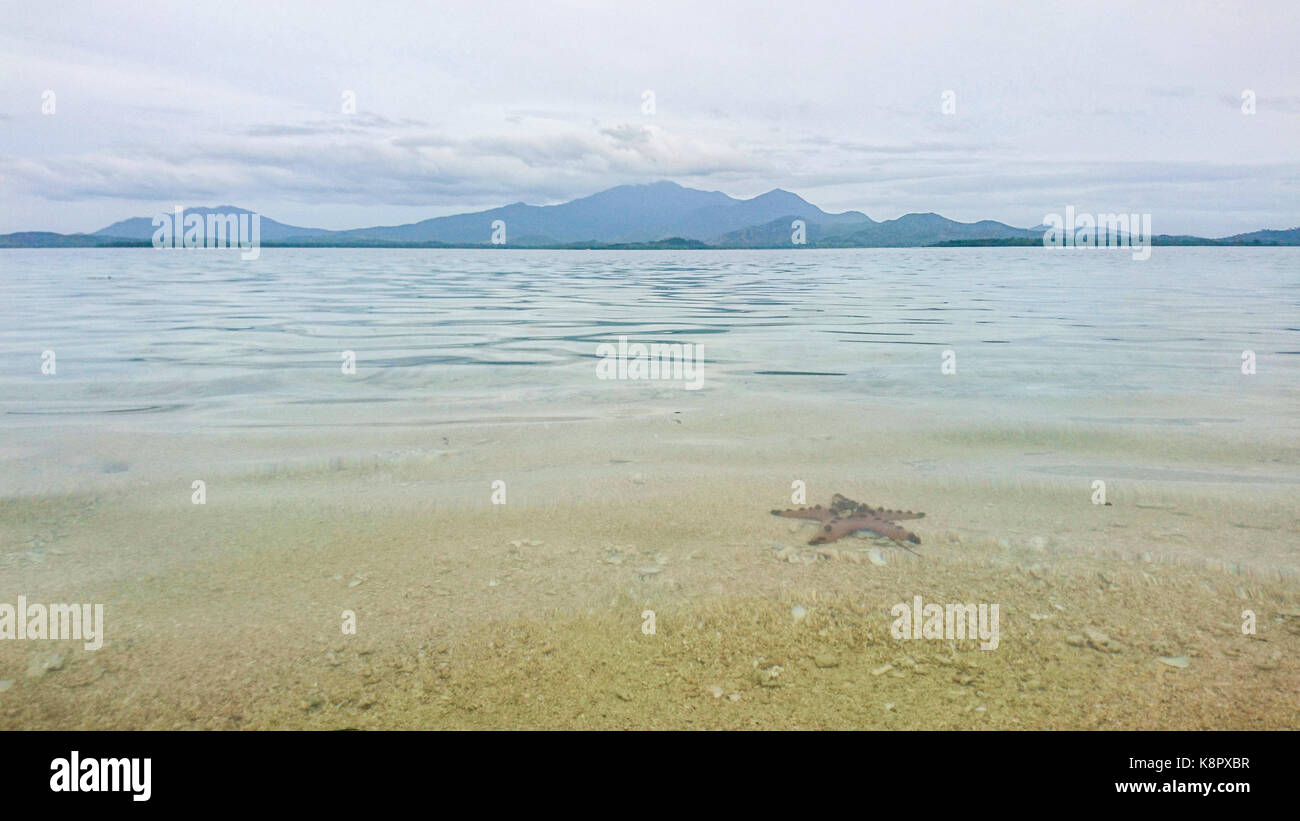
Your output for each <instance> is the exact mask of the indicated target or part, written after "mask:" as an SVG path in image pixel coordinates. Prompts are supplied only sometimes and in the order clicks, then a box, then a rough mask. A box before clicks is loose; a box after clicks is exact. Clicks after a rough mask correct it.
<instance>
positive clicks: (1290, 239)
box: [1222, 228, 1300, 245]
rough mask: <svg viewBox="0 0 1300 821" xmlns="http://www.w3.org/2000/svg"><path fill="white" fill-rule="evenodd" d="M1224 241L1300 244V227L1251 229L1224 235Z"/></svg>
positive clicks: (1243, 243)
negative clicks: (1241, 232)
mask: <svg viewBox="0 0 1300 821" xmlns="http://www.w3.org/2000/svg"><path fill="white" fill-rule="evenodd" d="M1222 241H1223V242H1230V243H1233V244H1241V245H1254V244H1256V243H1258V244H1261V245H1300V228H1289V229H1287V230H1286V231H1268V230H1266V231H1251V232H1250V233H1249V234H1236V235H1234V236H1231V237H1224V238H1223V240H1222Z"/></svg>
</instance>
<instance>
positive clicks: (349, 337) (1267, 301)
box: [0, 248, 1300, 435]
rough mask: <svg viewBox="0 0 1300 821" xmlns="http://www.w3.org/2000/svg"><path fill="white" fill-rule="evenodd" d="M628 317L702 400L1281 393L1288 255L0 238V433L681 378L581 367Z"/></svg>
mask: <svg viewBox="0 0 1300 821" xmlns="http://www.w3.org/2000/svg"><path fill="white" fill-rule="evenodd" d="M619 335H626V336H627V337H629V339H630V340H632V341H641V342H656V341H658V342H691V343H695V344H699V345H703V356H704V360H705V371H704V375H705V381H704V389H703V390H702V391H699V392H698V393H699V400H700V401H719V402H723V401H728V402H730V401H748V400H756V401H761V397H763V396H765V395H771V394H773V393H781V394H790V393H808V392H817V393H833V394H835V395H843V396H846V397H854V396H859V397H863V398H889V397H907V398H909V399H912V400H925V399H927V398H935V399H962V398H969V399H970V400H972V401H980V402H986V403H992V405H993V406H995V407H998V408H1000V409H1001V411H1002V412H1005V413H1006V415H1007V416H1008V417H1009V418H1012V419H1014V418H1016V417H1017V415H1018V414H1020V413H1021V412H1022V410H1023V411H1024V412H1028V411H1027V409H1028V408H1029V407H1030V405H1031V404H1034V406H1035V407H1037V406H1038V405H1037V404H1036V403H1037V402H1038V400H1041V399H1043V398H1049V399H1057V400H1060V401H1061V402H1064V403H1066V406H1068V403H1069V402H1070V401H1071V399H1072V398H1089V397H1097V396H1100V395H1129V396H1130V397H1134V396H1139V397H1140V396H1141V395H1145V394H1152V395H1162V396H1170V395H1178V394H1194V395H1197V396H1201V397H1205V396H1216V395H1217V396H1221V397H1222V398H1223V399H1224V400H1225V402H1231V401H1233V400H1234V398H1239V397H1244V396H1252V397H1256V398H1260V397H1263V398H1265V399H1266V401H1267V402H1269V403H1273V404H1276V405H1277V408H1278V412H1279V413H1287V412H1289V411H1293V410H1294V407H1295V405H1294V400H1295V399H1296V398H1297V392H1296V386H1297V385H1300V249H1298V248H1289V249H1287V248H1282V249H1223V248H1155V249H1154V252H1153V254H1152V256H1151V258H1150V260H1147V261H1145V262H1143V261H1135V260H1133V259H1132V258H1131V256H1130V255H1129V254H1127V253H1123V252H1120V251H1103V250H1081V249H1074V250H1071V249H1065V250H1047V249H1041V248H987V249H980V248H974V249H870V250H843V251H798V252H793V251H726V252H584V251H455V250H432V251H430V250H352V249H322V250H308V249H263V251H262V255H261V257H260V259H258V260H255V261H245V260H242V259H240V257H239V254H238V253H237V252H225V251H204V250H191V251H185V250H179V251H175V250H155V249H103V250H81V249H78V250H32V251H14V250H9V251H0V435H4V434H5V432H6V431H10V432H12V431H14V430H16V429H18V428H21V427H22V426H24V425H29V424H31V422H32V421H33V419H32V417H34V416H35V417H41V419H42V424H45V425H61V424H64V425H75V426H77V427H79V428H83V429H84V428H85V427H86V426H92V427H93V426H96V425H100V424H106V423H107V422H106V420H109V419H112V420H113V424H115V425H119V424H134V423H132V422H123V419H124V417H128V416H133V417H142V418H143V417H148V419H147V420H143V419H142V421H140V422H139V424H141V425H147V426H148V427H149V429H151V430H159V429H162V430H176V431H184V430H187V429H192V428H193V427H194V426H195V425H203V426H209V427H210V426H218V427H220V426H223V425H236V424H248V423H250V422H252V421H260V422H263V423H266V424H276V425H285V426H295V425H312V424H322V423H323V421H324V419H323V416H322V410H321V409H322V408H327V409H328V411H327V412H325V413H326V415H327V416H328V418H330V419H340V418H343V419H351V420H378V419H380V418H385V417H387V416H391V415H393V414H402V415H405V416H406V417H411V416H412V415H415V416H418V415H420V414H423V413H432V412H434V410H435V409H440V410H446V409H448V408H454V407H455V406H457V405H467V406H468V405H474V406H475V407H478V408H482V407H484V406H485V405H493V406H495V407H499V408H500V409H502V410H503V411H504V410H509V409H511V408H514V409H528V408H535V407H536V406H537V405H538V403H551V404H556V405H566V406H569V407H580V406H591V407H597V406H601V405H604V404H608V403H617V402H628V401H633V402H635V401H637V398H638V396H639V395H640V394H638V391H643V390H649V389H653V390H657V391H662V390H676V389H679V388H678V387H677V386H675V385H674V384H673V383H660V384H655V385H647V384H645V383H642V384H637V385H632V384H628V383H614V382H606V381H601V380H598V379H596V376H595V364H596V361H597V359H596V347H597V345H598V344H599V343H601V342H607V341H612V340H615V339H616V338H617V337H618V336H619ZM46 350H52V351H54V352H55V355H56V374H54V375H44V374H42V372H41V361H42V360H41V356H42V352H43V351H46ZM345 350H350V351H354V352H355V353H356V358H357V373H356V374H355V375H353V376H345V375H343V374H342V372H341V369H340V364H341V352H342V351H345ZM1245 350H1251V351H1254V353H1255V355H1256V357H1257V364H1256V367H1257V373H1256V374H1255V375H1253V376H1246V375H1243V374H1242V373H1241V357H1242V352H1243V351H1245ZM945 351H952V352H953V353H954V354H955V357H956V365H957V373H956V374H954V375H950V376H948V375H944V374H942V373H941V371H940V365H941V359H942V356H943V353H944V352H945ZM742 397H743V399H742ZM1026 400H1034V402H1033V403H1030V402H1027V401H1026Z"/></svg>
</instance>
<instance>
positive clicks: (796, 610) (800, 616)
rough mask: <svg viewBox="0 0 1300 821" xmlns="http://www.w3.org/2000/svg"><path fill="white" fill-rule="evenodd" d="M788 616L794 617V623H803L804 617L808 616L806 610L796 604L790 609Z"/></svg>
mask: <svg viewBox="0 0 1300 821" xmlns="http://www.w3.org/2000/svg"><path fill="white" fill-rule="evenodd" d="M790 615H791V616H793V617H794V620H795V621H803V620H804V617H805V616H807V615H808V610H807V608H805V607H804V606H803V605H802V604H796V605H795V606H794V607H791V608H790Z"/></svg>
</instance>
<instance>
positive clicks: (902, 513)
mask: <svg viewBox="0 0 1300 821" xmlns="http://www.w3.org/2000/svg"><path fill="white" fill-rule="evenodd" d="M871 515H873V516H875V517H876V518H877V519H884V520H885V521H887V522H899V521H902V520H903V519H924V518H925V514H924V513H913V512H912V511H910V510H873V511H871Z"/></svg>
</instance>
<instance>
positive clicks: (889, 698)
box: [0, 392, 1300, 729]
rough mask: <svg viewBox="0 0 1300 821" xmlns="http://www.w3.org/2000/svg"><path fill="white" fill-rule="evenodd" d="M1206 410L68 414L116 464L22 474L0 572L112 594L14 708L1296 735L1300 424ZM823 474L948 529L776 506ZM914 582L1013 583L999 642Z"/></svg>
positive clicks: (193, 718) (95, 455)
mask: <svg viewBox="0 0 1300 821" xmlns="http://www.w3.org/2000/svg"><path fill="white" fill-rule="evenodd" d="M1205 405H1206V403H1205V402H1204V401H1201V402H1199V403H1198V402H1195V401H1190V400H1189V399H1188V398H1186V397H1172V398H1169V399H1167V400H1161V399H1158V398H1155V399H1153V398H1150V397H1147V398H1143V399H1142V400H1141V401H1140V402H1137V401H1132V402H1129V403H1128V405H1125V404H1124V403H1122V402H1116V401H1113V400H1107V399H1105V398H1095V399H1090V400H1088V402H1075V403H1072V404H1071V405H1070V407H1069V412H1068V414H1067V413H1065V412H1063V411H1062V410H1061V409H1057V408H1051V407H1044V408H1043V409H1042V413H1041V414H1037V415H1032V416H1031V415H1022V416H1021V417H1019V418H1018V419H1016V420H1014V421H1012V420H1005V419H1002V418H1001V417H1000V416H999V414H998V410H997V408H996V407H988V408H980V407H973V406H969V405H963V404H959V403H951V404H947V405H945V404H941V403H940V404H936V403H933V402H931V403H928V404H926V405H919V404H918V405H916V406H905V405H904V406H899V405H898V404H897V403H893V404H884V403H873V402H871V401H870V400H863V401H862V402H860V403H852V404H849V403H844V402H825V401H819V400H818V397H817V396H815V395H812V394H802V395H794V394H792V395H787V396H766V397H762V399H761V401H750V402H740V403H726V402H717V401H710V400H709V399H708V398H707V397H698V396H691V395H688V394H685V393H682V392H677V393H670V394H663V393H658V394H655V395H654V396H653V397H652V398H651V399H650V400H649V401H642V402H629V403H627V404H626V405H623V406H609V407H605V408H602V409H600V411H599V412H597V413H591V412H586V413H583V412H581V411H579V410H578V409H572V408H570V409H566V408H552V407H546V408H539V409H538V410H537V412H536V414H535V415H532V416H531V418H530V414H529V413H515V414H512V415H511V417H510V418H504V417H490V416H489V415H486V414H485V415H481V416H479V417H477V418H459V419H437V418H435V417H436V413H435V412H432V411H431V418H430V419H429V420H424V421H423V422H422V423H419V424H415V423H413V424H391V425H356V426H355V427H352V428H348V427H346V426H344V427H342V428H341V429H340V430H337V431H335V430H322V429H314V430H311V431H302V432H294V431H292V430H283V429H266V430H263V429H247V430H235V431H222V430H214V431H206V432H202V433H196V434H194V435H191V436H188V437H180V438H178V437H175V436H169V435H165V434H157V435H151V434H149V433H148V432H142V431H139V430H133V431H132V432H130V434H129V435H127V434H123V435H121V436H117V437H113V438H112V439H111V445H109V444H105V442H106V441H108V440H106V439H105V437H103V436H102V435H99V434H98V433H96V432H94V431H88V432H86V433H85V434H84V441H80V442H78V441H77V439H76V435H75V434H71V433H68V432H64V433H62V434H61V436H62V437H63V441H64V442H65V446H66V447H68V448H70V449H79V451H78V452H79V453H81V454H83V456H84V459H85V460H87V461H92V462H102V463H104V464H106V465H112V466H113V469H112V470H111V471H107V472H105V473H104V474H103V476H102V477H97V478H95V479H94V480H78V481H77V482H71V481H69V482H68V483H67V484H68V487H67V488H65V489H63V490H61V491H58V492H55V491H53V490H52V491H50V492H42V493H12V494H10V495H9V496H8V498H5V499H4V500H3V501H0V578H2V579H3V584H0V601H8V602H10V603H12V602H14V601H15V598H16V596H17V595H19V594H22V595H25V596H26V597H27V598H28V600H29V601H49V602H101V603H103V604H104V605H105V619H106V622H107V638H106V640H105V643H104V646H103V647H102V648H101V649H99V650H95V651H87V650H85V649H83V648H81V646H80V642H51V641H40V642H38V641H0V682H6V681H7V682H10V684H8V685H7V686H6V685H4V684H3V683H0V728H5V729H14V728H77V729H81V728H125V729H131V728H163V729H167V728H196V729H197V728H214V729H227V728H229V729H234V728H263V729H264V728H311V729H339V728H431V729H433V728H479V729H488V728H492V729H510V728H591V729H597V728H755V729H757V728H846V729H847V728H893V729H913V728H1027V729H1038V728H1101V729H1119V728H1180V729H1181V728H1247V729H1252V728H1292V729H1294V728H1296V727H1300V664H1297V653H1296V651H1297V646H1298V644H1300V610H1297V607H1300V577H1298V575H1297V554H1296V546H1297V545H1298V544H1300V538H1297V537H1298V536H1300V515H1298V514H1297V509H1296V505H1295V499H1296V494H1295V490H1296V486H1297V484H1300V469H1297V465H1298V464H1300V459H1297V456H1298V455H1300V447H1298V446H1297V442H1300V437H1297V435H1296V430H1295V428H1296V425H1295V421H1294V420H1292V419H1289V418H1286V417H1274V418H1271V419H1267V420H1264V421H1262V422H1261V421H1258V420H1256V422H1254V423H1252V424H1242V423H1241V421H1240V419H1241V417H1242V416H1243V412H1242V410H1241V409H1240V408H1236V409H1225V408H1222V407H1208V406H1205ZM1234 411H1235V413H1234ZM1234 419H1235V420H1236V421H1234ZM199 476H202V478H203V479H204V481H205V482H206V483H207V503H206V504H204V505H194V504H192V503H191V493H192V490H191V481H192V480H193V479H194V478H196V477H199ZM495 480H502V481H504V482H505V483H506V494H507V495H506V503H505V504H502V505H497V504H493V498H492V495H493V487H492V483H493V481H495ZM796 480H799V481H802V482H804V483H806V487H807V494H808V503H809V504H811V503H815V502H822V503H823V504H824V503H826V502H827V501H828V500H829V498H830V495H831V494H832V493H835V492H839V493H844V494H846V495H848V496H850V497H852V498H854V499H859V500H862V501H866V502H869V503H871V504H873V505H878V506H879V505H883V506H888V507H894V508H905V509H911V510H923V511H926V512H927V514H928V515H927V516H926V518H924V519H921V520H919V521H916V522H909V523H906V524H908V526H909V529H912V530H914V531H916V532H917V533H918V534H919V535H920V537H921V539H922V545H921V546H920V547H919V548H918V550H919V555H911V554H909V553H907V552H905V551H902V550H899V549H898V548H896V547H894V546H892V545H891V543H889V542H888V541H886V540H882V539H879V538H876V537H871V536H858V537H850V538H848V539H845V540H842V541H841V542H838V543H836V544H835V545H832V547H834V548H836V550H837V551H838V552H839V554H840V555H839V557H838V558H834V557H832V558H827V557H825V556H823V557H818V556H816V555H815V553H814V550H813V549H812V548H810V547H807V546H806V544H805V543H806V541H807V539H808V538H810V528H811V526H810V525H807V524H804V523H799V522H792V521H790V520H786V519H779V518H776V517H773V516H771V515H770V514H769V512H768V511H769V510H770V509H772V508H775V507H789V506H791V504H792V499H791V493H792V488H791V484H792V482H794V481H796ZM1095 480H1102V481H1105V482H1106V491H1107V501H1108V502H1109V503H1110V504H1107V505H1100V504H1094V503H1093V497H1094V488H1093V484H1092V483H1093V482H1094V481H1095ZM787 548H790V549H787ZM872 551H874V553H875V556H876V558H877V560H878V561H880V562H883V563H876V562H873V561H872V560H871V553H872ZM850 554H852V556H854V557H856V558H857V559H858V561H856V562H855V561H852V560H851V559H850ZM791 558H793V559H794V561H791V560H790V559H791ZM915 595H920V596H922V597H923V598H924V600H925V601H927V602H939V603H986V604H987V603H997V604H998V605H999V607H1000V613H1001V620H1000V644H999V646H998V648H997V649H996V650H988V651H986V650H981V649H980V648H979V646H978V643H977V642H974V641H969V640H953V641H948V640H939V639H935V640H901V639H897V638H895V637H893V636H892V635H891V630H890V626H891V622H892V621H893V617H892V616H891V615H890V610H891V608H892V607H893V606H894V605H895V604H898V603H900V602H911V601H912V597H913V596H915ZM796 607H799V608H802V611H797V610H796ZM344 611H352V612H353V613H355V616H356V625H357V630H356V633H355V635H348V634H344V632H343V631H342V629H341V625H342V624H343V620H344ZM646 611H653V612H654V622H655V630H654V633H653V634H647V633H646V632H643V625H644V623H645V621H646V618H645V616H644V614H645V613H646ZM1244 611H1251V612H1253V613H1254V614H1255V616H1256V625H1257V627H1256V631H1255V632H1254V634H1248V633H1243V631H1242V624H1243V612H1244ZM799 612H802V614H803V615H802V617H797V615H796V614H797V613H799ZM1090 636H1091V637H1093V640H1089V637H1090ZM1097 636H1104V640H1099V639H1096V637H1097ZM1161 659H1166V661H1161Z"/></svg>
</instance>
